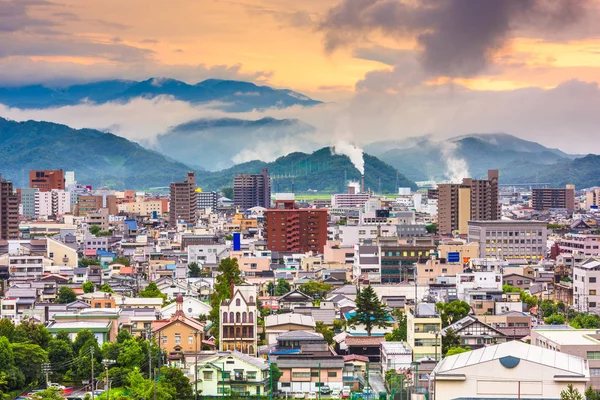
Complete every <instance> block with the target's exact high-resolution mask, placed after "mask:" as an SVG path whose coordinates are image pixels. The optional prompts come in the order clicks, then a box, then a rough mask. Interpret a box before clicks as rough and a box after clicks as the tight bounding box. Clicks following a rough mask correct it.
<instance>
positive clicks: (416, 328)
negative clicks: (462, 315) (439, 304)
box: [406, 303, 442, 361]
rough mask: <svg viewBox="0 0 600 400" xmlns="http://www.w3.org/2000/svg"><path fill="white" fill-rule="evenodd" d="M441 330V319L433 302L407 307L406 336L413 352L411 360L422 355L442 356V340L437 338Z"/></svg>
mask: <svg viewBox="0 0 600 400" xmlns="http://www.w3.org/2000/svg"><path fill="white" fill-rule="evenodd" d="M441 330H442V319H441V317H440V314H439V313H438V312H437V311H436V309H435V304H433V303H419V304H417V306H416V311H415V307H414V306H412V307H407V312H406V336H407V340H406V341H407V343H408V345H409V347H410V348H411V349H412V352H413V361H416V360H419V359H421V358H423V357H431V358H433V359H435V360H439V359H440V358H441V356H442V346H441V344H442V342H441V338H438V335H439V332H440V331H441Z"/></svg>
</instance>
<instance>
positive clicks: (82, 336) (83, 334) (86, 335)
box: [73, 329, 98, 354]
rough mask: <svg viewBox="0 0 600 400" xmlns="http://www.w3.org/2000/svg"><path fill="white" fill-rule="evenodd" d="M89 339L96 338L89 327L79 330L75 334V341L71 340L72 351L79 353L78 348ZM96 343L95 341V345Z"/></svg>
mask: <svg viewBox="0 0 600 400" xmlns="http://www.w3.org/2000/svg"><path fill="white" fill-rule="evenodd" d="M90 340H96V336H94V333H93V332H92V331H90V330H89V329H82V330H80V331H79V333H78V334H77V336H76V337H75V341H74V342H73V353H74V354H79V352H80V350H81V349H82V348H83V346H84V345H85V344H86V343H87V342H88V341H90ZM97 345H98V343H97V341H96V346H97Z"/></svg>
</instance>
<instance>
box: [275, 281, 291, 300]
mask: <svg viewBox="0 0 600 400" xmlns="http://www.w3.org/2000/svg"><path fill="white" fill-rule="evenodd" d="M290 290H292V286H291V285H290V284H289V283H288V282H287V281H286V280H285V279H283V278H279V279H278V280H277V285H275V296H283V295H284V294H286V293H288V292H289V291H290Z"/></svg>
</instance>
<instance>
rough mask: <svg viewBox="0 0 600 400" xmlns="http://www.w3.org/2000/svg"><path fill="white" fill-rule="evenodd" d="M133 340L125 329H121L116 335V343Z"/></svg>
mask: <svg viewBox="0 0 600 400" xmlns="http://www.w3.org/2000/svg"><path fill="white" fill-rule="evenodd" d="M129 339H133V336H131V333H129V331H126V330H125V329H121V330H120V331H119V333H117V343H124V342H125V341H126V340H129Z"/></svg>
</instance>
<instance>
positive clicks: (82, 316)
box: [47, 308, 120, 347]
mask: <svg viewBox="0 0 600 400" xmlns="http://www.w3.org/2000/svg"><path fill="white" fill-rule="evenodd" d="M119 316H120V311H119V310H117V309H95V308H88V309H83V310H80V311H79V313H77V314H73V313H68V312H67V313H64V314H62V313H61V314H54V315H53V316H52V317H51V318H52V319H54V321H53V322H50V324H48V326H47V329H48V332H50V333H51V334H52V335H54V336H56V334H57V333H58V332H60V331H66V332H67V333H69V336H70V337H71V339H72V340H75V338H76V337H77V334H78V333H79V332H81V331H82V330H84V329H88V330H91V331H92V332H93V333H94V336H95V337H96V339H97V340H98V345H99V346H100V347H102V344H103V343H105V342H112V341H114V340H115V339H116V338H117V333H118V329H119V324H118V320H119Z"/></svg>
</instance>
